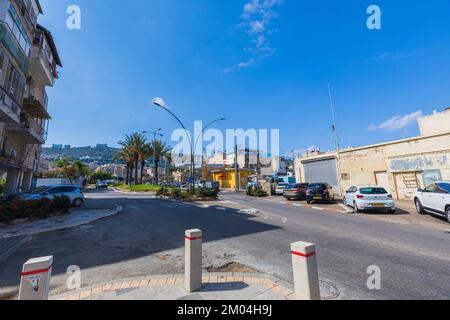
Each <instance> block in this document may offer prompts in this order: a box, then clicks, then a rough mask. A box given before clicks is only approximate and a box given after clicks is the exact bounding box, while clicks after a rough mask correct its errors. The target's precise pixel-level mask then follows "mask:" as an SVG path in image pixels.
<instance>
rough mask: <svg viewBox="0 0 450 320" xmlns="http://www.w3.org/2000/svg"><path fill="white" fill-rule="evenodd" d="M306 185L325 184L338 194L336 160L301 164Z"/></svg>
mask: <svg viewBox="0 0 450 320" xmlns="http://www.w3.org/2000/svg"><path fill="white" fill-rule="evenodd" d="M303 167H304V169H305V180H306V182H308V183H314V182H326V183H328V184H330V185H331V186H332V187H333V189H334V190H335V192H339V179H338V169H337V160H336V159H335V158H330V159H321V160H316V161H307V162H303Z"/></svg>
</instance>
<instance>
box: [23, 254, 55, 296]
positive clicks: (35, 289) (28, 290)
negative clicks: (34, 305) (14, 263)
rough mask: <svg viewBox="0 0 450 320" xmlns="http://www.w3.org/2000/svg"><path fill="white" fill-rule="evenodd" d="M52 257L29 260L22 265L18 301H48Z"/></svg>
mask: <svg viewBox="0 0 450 320" xmlns="http://www.w3.org/2000/svg"><path fill="white" fill-rule="evenodd" d="M52 266H53V256H49V257H43V258H35V259H30V260H28V261H27V262H25V264H24V265H23V268H22V274H21V278H20V288H19V300H48V291H49V288H50V277H51V274H52Z"/></svg>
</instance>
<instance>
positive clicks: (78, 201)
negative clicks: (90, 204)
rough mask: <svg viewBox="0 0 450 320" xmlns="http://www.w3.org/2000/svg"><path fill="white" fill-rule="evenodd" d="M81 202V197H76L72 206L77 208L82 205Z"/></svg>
mask: <svg viewBox="0 0 450 320" xmlns="http://www.w3.org/2000/svg"><path fill="white" fill-rule="evenodd" d="M83 202H84V201H83V199H80V198H78V199H75V200H73V202H72V204H73V206H74V207H77V208H79V207H81V206H82V205H83Z"/></svg>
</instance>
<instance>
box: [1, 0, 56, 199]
mask: <svg viewBox="0 0 450 320" xmlns="http://www.w3.org/2000/svg"><path fill="white" fill-rule="evenodd" d="M39 14H42V8H41V6H40V4H39V1H38V0H15V1H10V0H6V1H1V2H0V175H1V176H3V177H6V193H13V192H17V191H20V190H22V191H25V190H28V189H29V188H30V187H31V182H32V179H33V174H34V173H35V172H36V171H37V170H38V169H39V159H40V153H41V146H42V145H43V144H44V143H45V140H46V138H47V125H48V120H49V119H50V115H49V114H48V112H47V106H48V98H47V94H46V92H45V88H46V87H48V86H53V84H54V82H55V79H56V78H58V73H57V70H56V68H57V66H61V61H60V59H59V56H58V52H57V50H56V46H55V44H54V41H53V38H52V35H51V33H50V32H49V31H48V30H46V29H45V28H44V27H42V26H40V25H39V24H38V23H37V21H38V16H39Z"/></svg>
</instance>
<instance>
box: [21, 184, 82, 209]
mask: <svg viewBox="0 0 450 320" xmlns="http://www.w3.org/2000/svg"><path fill="white" fill-rule="evenodd" d="M56 196H67V197H68V198H69V199H70V202H71V203H72V205H73V206H74V207H81V206H82V205H83V203H84V194H83V190H81V188H80V187H79V186H74V185H55V186H42V187H39V188H37V189H35V190H33V191H30V192H28V193H24V194H22V195H21V196H20V198H21V199H23V200H25V201H27V200H39V199H44V198H48V199H53V198H54V197H56Z"/></svg>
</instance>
